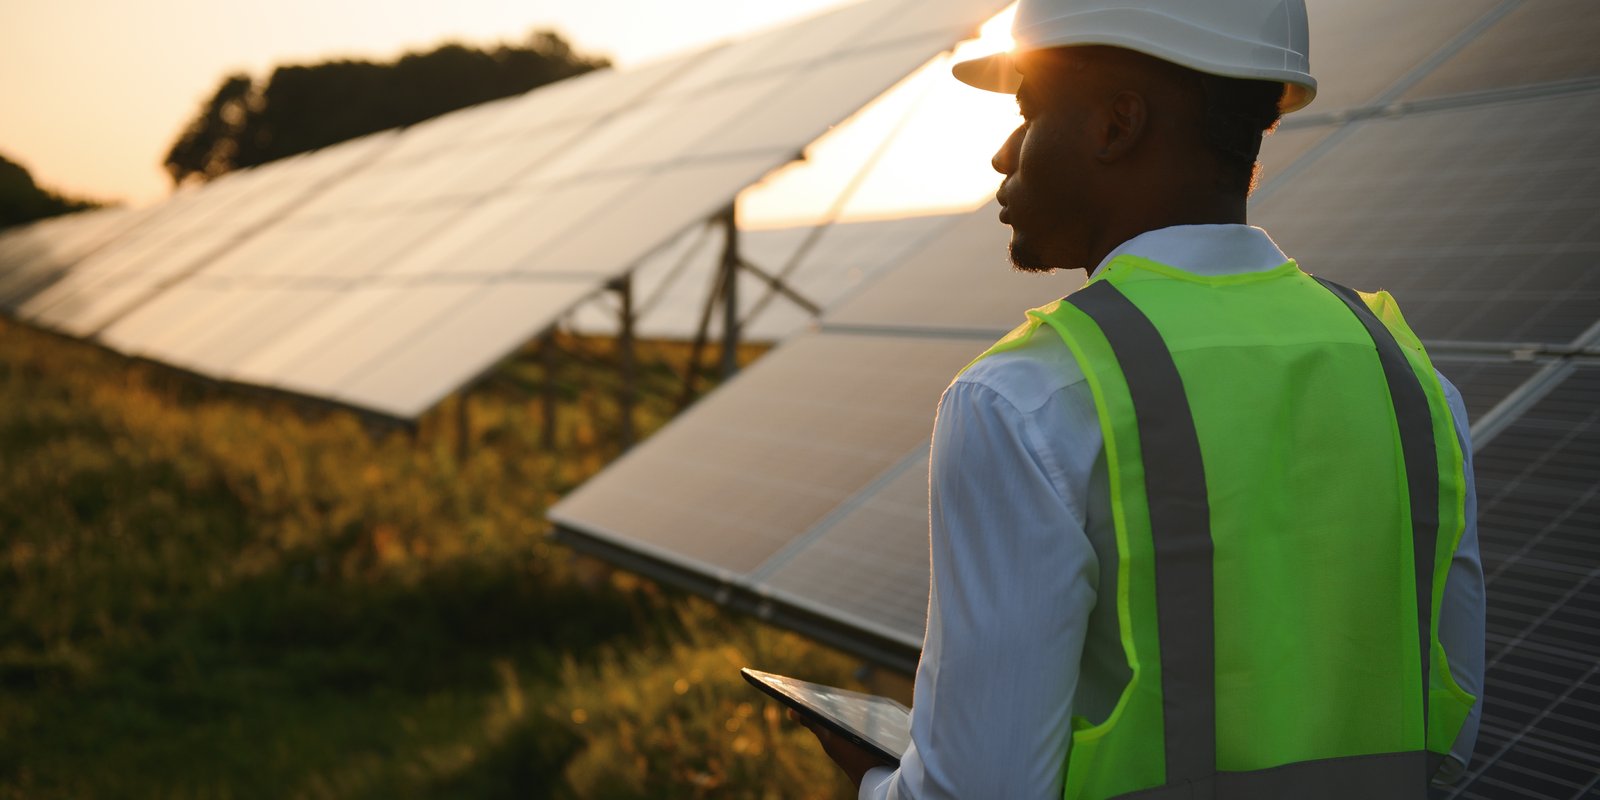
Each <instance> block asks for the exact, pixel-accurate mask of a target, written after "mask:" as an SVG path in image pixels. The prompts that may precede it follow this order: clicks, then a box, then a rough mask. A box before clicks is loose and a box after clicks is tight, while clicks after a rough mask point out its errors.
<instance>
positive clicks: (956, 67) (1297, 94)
mask: <svg viewBox="0 0 1600 800" xmlns="http://www.w3.org/2000/svg"><path fill="white" fill-rule="evenodd" d="M950 73H951V74H952V75H955V77H956V79H957V80H959V81H961V82H962V83H965V84H966V85H968V86H972V87H974V88H978V89H983V90H984V91H989V92H999V93H1001V94H1016V93H1017V89H1019V88H1021V86H1022V73H1021V72H1018V71H1017V63H1016V54H1015V53H1013V52H1004V53H995V54H994V55H988V56H982V57H980V58H973V59H969V60H967V61H960V62H957V63H956V64H953V65H952V66H951V67H950ZM1241 77H1251V78H1255V77H1256V76H1241ZM1259 80H1273V78H1259ZM1280 82H1281V83H1283V85H1284V92H1283V99H1281V100H1279V101H1278V113H1280V114H1288V113H1289V112H1291V111H1299V110H1300V109H1302V108H1305V107H1306V104H1308V103H1310V102H1311V100H1312V98H1314V97H1316V96H1317V90H1316V85H1315V84H1312V85H1310V86H1306V85H1304V84H1300V83H1295V82H1293V81H1280Z"/></svg>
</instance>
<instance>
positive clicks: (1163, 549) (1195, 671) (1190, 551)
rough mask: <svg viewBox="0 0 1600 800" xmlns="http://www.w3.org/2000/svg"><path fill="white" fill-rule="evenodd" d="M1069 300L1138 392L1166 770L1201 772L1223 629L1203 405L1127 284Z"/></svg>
mask: <svg viewBox="0 0 1600 800" xmlns="http://www.w3.org/2000/svg"><path fill="white" fill-rule="evenodd" d="M1066 300H1067V302H1069V303H1071V304H1072V305H1074V306H1076V307H1077V308H1078V310H1080V311H1082V312H1083V313H1085V314H1087V315H1088V316H1089V318H1090V319H1092V320H1094V323H1095V324H1096V325H1097V326H1099V328H1100V331H1101V333H1103V334H1104V335H1105V337H1106V342H1107V343H1109V344H1110V345H1111V352H1112V353H1113V354H1114V355H1115V356H1116V358H1117V364H1118V365H1119V366H1121V368H1122V374H1123V377H1124V378H1125V379H1126V381H1127V384H1128V394H1129V396H1130V397H1131V398H1132V400H1133V411H1134V416H1135V417H1136V422H1137V423H1138V426H1139V450H1140V457H1141V459H1142V461H1143V463H1144V475H1145V496H1146V499H1147V501H1148V503H1149V506H1150V532H1151V538H1152V539H1153V540H1154V544H1155V573H1156V626H1157V628H1158V629H1159V631H1158V632H1159V638H1160V642H1161V702H1162V717H1163V726H1164V728H1165V732H1166V741H1165V742H1164V749H1165V753H1166V774H1167V780H1168V781H1169V782H1173V783H1181V782H1185V781H1192V780H1198V779H1202V778H1205V777H1206V776H1209V775H1211V774H1213V773H1214V772H1215V771H1216V768H1217V743H1216V742H1217V723H1216V718H1217V707H1216V706H1217V699H1216V698H1217V695H1216V652H1215V647H1216V644H1215V639H1216V637H1215V635H1214V631H1213V625H1214V620H1213V617H1212V602H1213V594H1212V572H1211V507H1210V504H1209V503H1208V502H1207V500H1206V473H1205V467H1204V465H1203V464H1202V463H1201V460H1200V438H1199V436H1198V435H1197V434H1196V433H1195V428H1194V415H1193V414H1192V413H1191V412H1190V410H1189V401H1188V398H1187V396H1186V395H1185V394H1184V391H1183V380H1182V378H1181V377H1180V376H1179V375H1178V366H1177V364H1175V363H1174V362H1173V360H1172V353H1171V352H1170V351H1169V350H1168V349H1167V345H1166V342H1164V341H1163V340H1162V339H1161V333H1160V331H1157V330H1156V327H1155V325H1154V324H1152V323H1151V322H1150V319H1149V318H1148V317H1146V316H1145V315H1144V313H1143V312H1141V311H1140V310H1139V308H1138V307H1137V306H1135V305H1134V304H1133V303H1132V302H1131V301H1130V300H1128V298H1127V297H1125V296H1123V294H1122V292H1120V291H1118V290H1117V288H1116V287H1114V286H1112V285H1111V284H1109V283H1107V282H1105V281H1098V282H1096V283H1091V284H1089V285H1088V286H1086V287H1084V288H1083V289H1080V290H1079V291H1077V292H1074V293H1073V294H1070V295H1068V296H1067V298H1066Z"/></svg>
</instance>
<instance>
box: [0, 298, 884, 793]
mask: <svg viewBox="0 0 1600 800" xmlns="http://www.w3.org/2000/svg"><path fill="white" fill-rule="evenodd" d="M556 346H557V347H558V348H559V349H560V351H561V352H560V353H559V354H558V356H557V357H556V358H554V359H551V360H550V362H548V363H552V364H554V365H555V367H554V369H553V370H552V371H551V372H549V374H546V372H545V370H544V369H543V368H542V367H541V364H543V363H546V362H545V361H544V360H543V359H541V358H539V357H538V355H537V354H536V353H532V352H530V353H524V354H521V355H520V356H519V357H517V358H516V359H515V360H514V361H513V362H511V363H510V364H508V365H506V366H505V367H504V368H503V369H501V370H499V371H498V372H496V374H495V376H494V377H493V378H492V379H490V380H489V381H488V382H486V383H485V384H483V385H482V386H481V387H480V388H479V389H477V390H475V391H474V392H473V394H471V395H470V396H468V397H466V398H455V399H452V400H449V401H447V402H446V404H445V406H444V407H443V408H441V410H439V411H438V412H436V413H435V414H433V415H431V416H430V417H428V418H425V419H423V420H422V421H421V424H420V425H419V427H418V430H417V431H416V432H415V433H414V434H408V433H406V432H403V431H389V432H383V431H381V430H375V429H373V428H372V427H371V426H370V425H368V424H365V423H363V422H362V421H361V420H359V419H357V418H356V417H354V416H352V415H350V414H348V413H345V412H328V411H321V412H312V413H307V412H306V411H305V410H304V409H302V408H296V407H295V406H293V405H292V404H291V403H290V402H289V401H287V400H282V399H273V398H262V397H247V396H243V395H241V394H239V393H237V392H231V391H226V390H222V389H218V388H216V387H211V386H207V385H205V384H203V383H201V382H199V381H196V380H193V379H190V378H187V377H185V376H180V375H175V374H172V373H170V372H168V371H166V370H163V369H161V368H158V367H155V366H152V365H147V364H140V363H135V362H130V361H127V360H125V359H122V358H120V357H117V356H115V355H112V354H109V353H106V352H103V351H101V350H99V349H97V348H94V347H92V346H88V345H85V344H82V343H78V342H73V341H68V340H62V339H58V338H56V337H53V336H49V335H46V334H42V333H39V332H37V331H34V330H31V329H28V328H26V327H23V326H20V325H17V324H15V323H12V322H9V321H0V598H4V612H3V616H0V798H33V797H117V798H122V797H130V798H137V797H163V798H168V797H171V798H236V797H237V798H247V797H312V798H324V797H325V798H365V797H552V798H568V797H608V798H609V797H618V798H626V797H685V798H692V797H709V796H718V797H724V796H732V797H760V798H769V797H770V798H808V797H832V796H841V795H843V794H847V793H848V789H849V787H848V786H847V785H846V784H845V782H844V781H843V779H842V777H841V776H840V775H839V774H838V773H837V771H836V770H835V769H834V768H833V767H832V766H831V764H830V763H828V762H827V761H826V759H825V757H824V756H823V755H822V754H821V752H820V750H819V749H818V748H817V747H816V746H815V744H814V742H813V741H811V740H809V739H808V736H809V735H808V734H805V733H804V732H803V731H800V730H798V729H796V728H794V727H793V726H792V725H789V724H788V723H786V722H782V721H780V719H779V716H778V714H777V712H776V710H775V709H774V708H772V707H771V706H770V705H768V704H767V703H766V702H764V701H763V700H762V699H761V697H760V696H759V695H758V694H757V693H755V692H754V691H753V690H751V689H749V688H748V687H747V686H745V684H744V683H743V681H742V680H740V679H739V677H738V676H737V674H736V672H737V668H738V667H739V666H743V665H746V664H759V665H762V666H764V667H767V668H771V669H775V670H779V671H785V672H789V673H792V674H797V675H802V676H809V677H813V678H815V679H817V680H824V681H831V682H836V683H842V684H846V685H853V681H852V679H851V674H852V672H851V671H852V669H853V668H854V666H855V664H854V663H853V662H852V661H851V660H850V659H848V658H846V657H844V656H842V655H840V654H838V653H835V652H832V651H829V650H827V649H825V648H822V647H820V646H818V645H815V644H812V643H810V642H807V641H806V640H804V639H801V638H800V637H797V636H795V635H793V634H789V633H786V632H782V631H778V630H775V629H772V628H769V627H765V626H762V625H760V624H758V623H756V622H755V621H753V620H749V619H745V618H739V617H734V616H731V615H729V614H726V613H724V612H721V611H719V610H718V609H716V608H714V607H712V606H710V605H709V604H707V603H704V602H701V601H698V600H695V599H693V598H689V597H685V596H683V595H680V594H678V593H675V592H671V591H666V590H663V589H662V588H661V587H658V586H656V585H654V584H651V583H649V582H646V581H642V580H639V579H636V578H633V577H631V576H628V575H626V574H620V573H618V574H613V573H611V572H609V571H608V570H605V569H603V568H600V567H598V566H597V565H594V564H592V563H587V562H585V561H583V560H582V559H578V558H575V557H574V556H573V555H572V554H571V553H569V552H568V551H566V550H565V549H563V548H562V547H560V546H558V545H555V544H553V543H551V542H550V541H549V540H547V539H546V538H545V536H544V534H545V529H546V525H545V523H544V521H543V513H544V510H545V508H547V507H548V506H549V505H550V504H551V503H552V502H553V501H554V500H555V499H556V498H557V497H559V496H560V495H561V493H563V492H565V491H567V490H569V489H570V488H572V487H573V486H576V485H578V484H579V483H581V482H582V481H583V480H584V479H585V478H587V477H588V476H590V475H592V474H593V473H595V472H596V471H598V470H599V469H600V468H601V467H602V466H603V465H604V464H605V463H606V462H607V461H609V460H610V459H611V458H614V457H615V456H616V455H617V454H618V453H619V452H620V450H621V445H620V443H619V442H618V441H616V435H615V431H616V429H617V424H616V422H617V419H618V418H619V417H618V413H619V412H618V409H617V408H616V405H615V403H614V402H613V399H612V398H614V397H615V396H616V395H617V391H616V390H617V388H618V386H617V378H616V374H617V373H616V370H615V369H614V363H613V362H614V359H615V354H614V353H613V352H612V351H611V349H610V346H609V344H608V343H606V342H603V341H595V340H584V339H576V338H565V339H562V340H560V341H559V342H558V343H557V345H556ZM685 351H686V348H684V347H681V346H672V345H661V344H649V345H644V346H642V347H641V351H640V355H639V362H640V367H639V372H640V382H639V387H640V393H641V397H640V403H639V410H638V414H637V419H638V421H639V425H640V430H641V432H642V433H648V432H649V431H651V430H654V429H655V428H658V427H659V426H660V425H661V424H662V423H663V422H664V421H665V420H666V419H667V418H669V417H670V416H671V414H672V413H673V412H674V411H675V407H676V401H677V392H678V390H679V385H678V382H677V381H676V379H675V377H674V376H675V375H676V374H681V370H682V367H683V364H684V363H685V360H686V353H685ZM754 355H755V352H754V351H751V352H748V353H746V357H747V358H750V357H754ZM544 386H551V387H553V388H554V390H555V392H556V398H557V401H558V413H557V415H556V417H555V420H556V423H557V424H556V431H555V433H556V438H555V441H554V442H553V443H550V444H548V445H547V444H546V443H545V442H543V441H541V439H542V434H541V430H542V428H543V425H542V420H541V419H540V413H541V404H540V402H539V400H538V395H537V393H536V392H534V391H531V390H535V389H538V388H539V387H544ZM461 402H466V403H468V404H470V405H469V409H470V413H469V414H468V415H467V419H468V420H469V429H468V431H467V432H466V436H467V438H466V447H465V448H463V447H462V440H461V431H459V430H458V422H457V420H458V418H459V417H458V415H457V413H456V410H457V409H456V408H455V406H454V404H456V403H461ZM463 456H464V457H463Z"/></svg>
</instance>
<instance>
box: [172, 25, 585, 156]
mask: <svg viewBox="0 0 1600 800" xmlns="http://www.w3.org/2000/svg"><path fill="white" fill-rule="evenodd" d="M606 65H607V62H606V60H605V59H602V58H592V57H588V56H582V55H579V54H577V53H575V52H573V50H572V47H571V46H570V45H569V44H568V43H567V42H566V40H564V39H562V38H561V36H560V35H558V34H556V33H553V32H549V31H538V32H535V33H533V34H532V35H531V36H529V37H528V40H527V42H526V43H525V44H523V45H521V46H507V45H501V46H499V47H496V48H494V49H492V50H480V49H476V48H471V47H466V46H463V45H459V44H445V45H443V46H440V47H438V48H436V49H434V50H432V51H430V52H427V53H407V54H405V55H403V56H401V57H400V58H399V59H398V60H396V61H394V62H390V63H374V62H371V61H329V62H323V63H320V64H311V65H290V66H280V67H278V68H277V69H275V70H273V72H272V76H271V77H270V78H269V79H268V80H267V81H266V82H265V83H264V84H260V83H258V82H257V81H255V80H253V79H252V78H251V77H250V76H248V75H229V76H228V77H226V78H224V79H223V81H222V84H221V85H220V86H219V87H218V88H217V91H216V93H215V94H213V95H212V97H211V99H210V100H209V101H207V102H206V103H204V104H203V105H202V107H201V109H200V111H199V113H198V114H196V116H195V118H194V119H193V121H191V122H190V123H189V125H188V127H187V128H185V130H184V132H183V133H182V134H181V135H180V136H179V137H178V140H177V142H175V143H174V144H173V145H172V149H171V150H170V151H169V152H168V153H167V158H166V162H165V166H166V169H167V172H168V174H170V175H171V176H172V180H173V183H174V184H181V183H184V182H185V181H193V180H202V181H204V180H210V179H212V178H215V177H217V176H218V175H222V174H224V173H226V172H229V171H232V170H235V169H242V168H244V167H251V166H255V165H258V164H265V163H267V162H269V161H273V160H276V159H279V158H283V157H285V156H290V155H294V154H295V153H303V152H305V151H307V150H315V149H317V148H320V147H327V146H328V145H331V144H335V143H338V142H342V141H345V140H347V139H353V138H355V137H357V136H363V135H366V134H369V133H375V132H377V131H381V130H386V129H388V128H395V127H399V126H404V125H414V124H416V123H418V122H421V121H423V120H425V119H429V118H432V117H436V116H438V115H440V114H444V113H447V112H450V111H454V110H456V109H459V108H464V107H466V106H470V105H475V104H478V103H483V102H487V101H489V100H495V99H499V98H502V97H509V96H511V95H516V94H521V93H523V92H526V91H528V90H530V89H533V88H535V87H538V86H542V85H544V84H547V83H551V82H553V81H557V80H561V79H562V78H566V77H570V76H573V75H577V74H580V73H583V72H588V71H589V70H592V69H596V68H599V67H603V66H606Z"/></svg>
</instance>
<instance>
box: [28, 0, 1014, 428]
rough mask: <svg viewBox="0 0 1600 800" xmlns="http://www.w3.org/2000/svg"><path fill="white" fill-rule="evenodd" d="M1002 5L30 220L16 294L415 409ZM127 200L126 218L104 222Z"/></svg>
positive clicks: (340, 398) (358, 402)
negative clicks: (163, 197) (156, 198)
mask: <svg viewBox="0 0 1600 800" xmlns="http://www.w3.org/2000/svg"><path fill="white" fill-rule="evenodd" d="M1003 5H1004V2H1003V1H1002V0H867V1H866V2H862V3H859V4H856V5H850V6H846V7H843V8H839V9H836V10H834V11H831V12H829V13H825V14H821V15H819V16H816V17H813V18H810V19H807V20H805V21H802V22H799V23H796V24H794V25H790V26H788V27H785V28H780V29H776V30H773V31H769V32H767V33H764V34H760V35H755V36H752V37H749V38H747V39H744V40H741V41H737V42H734V43H731V44H727V45H723V46H720V47H716V48H712V49H710V50H707V51H703V52H699V53H694V54H690V55H686V56H682V57H678V58H674V59H669V60H666V61H662V62H660V63H657V64H654V65H652V66H648V67H645V68H641V69H636V70H629V71H609V70H607V71H599V72H594V73H589V74H586V75H583V76H580V77H578V78H575V79H572V80H568V81H563V82H561V83H558V84H555V85H552V86H549V87H545V88H541V89H538V90H535V91H532V92H529V93H527V94H525V95H522V96H519V97H515V98H509V99H506V100H501V101H497V102H494V103H488V104H484V105H482V106H477V107H474V108H471V109H467V110H463V111H461V112H457V113H454V114H450V115H446V116H444V117H440V118H438V119H436V120H432V121H429V122H426V123H423V124H419V125H416V126H413V127H411V128H407V129H404V130H401V131H391V132H385V133H380V134H375V135H372V136H367V137H363V138H361V139H358V140H354V141H351V142H347V143H344V144H341V145H338V146H335V147H330V148H327V149H326V150H323V151H319V152H316V153H312V154H309V155H305V156H301V157H297V158H293V159H288V160H286V161H284V162H279V163H275V164H271V165H266V166H263V167H258V168H255V169H251V170H246V171H243V172H240V173H237V174H234V175H229V176H227V177H225V178H222V179H219V180H217V181H214V182H212V183H211V184H208V185H206V186H204V187H200V188H196V189H193V190H189V191H184V192H181V193H179V194H178V195H177V196H175V197H174V198H172V199H171V200H170V201H168V202H165V203H163V204H161V205H160V206H158V207H156V208H154V209H150V210H149V211H144V212H105V213H102V214H93V215H88V216H89V217H90V218H92V219H94V220H96V221H95V222H94V223H93V224H90V223H89V222H87V221H85V222H84V223H82V224H81V225H79V226H77V227H81V228H84V229H85V230H83V231H78V230H76V229H74V230H71V231H70V232H68V231H63V233H62V235H61V236H60V237H57V236H56V235H55V233H54V232H55V231H56V230H57V229H58V228H59V229H65V228H68V227H73V226H69V225H66V224H65V223H63V224H60V225H55V224H52V225H48V226H36V227H37V230H36V229H34V228H29V229H26V230H24V231H20V232H17V233H15V234H11V235H7V236H5V237H3V238H0V276H3V278H0V290H3V291H4V292H5V294H4V303H5V305H4V308H5V310H6V312H7V313H10V314H12V315H14V316H16V317H18V318H21V319H23V320H26V321H28V322H31V323H34V324H38V325H41V326H44V327H48V328H51V329H54V330H58V331H61V332H64V333H68V334H72V335H77V336H88V337H94V338H95V339H96V340H98V341H100V342H101V343H103V344H106V345H108V346H110V347H112V348H114V349H116V350H119V351H121V352H124V353H128V354H131V355H136V356H143V357H147V358H150V359H153V360H156V361H160V362H163V363H166V364H170V365H174V366H177V367H181V368H184V369H188V370H191V371H194V372H197V373H200V374H203V375H206V376H209V377H212V378H217V379H221V380H225V381H232V382H238V383H244V384H252V385H259V386H266V387H271V388H274V389H280V390H284V391H288V392H293V393H298V394H303V395H309V396H314V397H318V398H324V399H328V400H332V401H335V402H338V403H342V404H345V405H349V406H353V407H357V408H362V409H367V410H370V411H373V412H376V413H378V414H382V415H387V416H392V417H397V418H402V419H409V418H414V417H416V416H418V415H420V414H421V413H422V412H424V411H426V410H427V409H429V408H431V407H432V406H433V405H435V404H436V403H437V402H438V401H439V400H441V399H443V397H445V396H446V395H448V394H449V393H451V392H453V391H455V390H457V389H458V388H460V387H461V386H462V385H464V384H466V383H468V382H470V381H472V380H473V379H474V378H476V377H477V376H478V375H480V374H482V373H483V372H484V371H485V370H487V369H489V368H491V367H492V366H493V365H494V364H495V363H497V362H498V361H499V360H500V359H502V358H503V357H504V356H506V355H507V354H508V353H510V352H512V351H514V350H515V349H516V348H517V347H519V346H520V345H522V344H523V343H525V342H527V341H528V340H529V339H531V338H533V337H534V336H535V335H537V334H538V333H539V332H540V331H542V330H544V329H546V328H548V327H549V326H550V325H551V324H552V323H553V322H554V321H555V320H556V319H557V318H558V317H559V316H560V315H561V314H563V313H564V312H566V311H568V310H569V309H571V308H572V307H573V306H574V305H576V304H577V303H578V302H580V301H581V300H583V299H584V298H587V297H590V296H593V295H595V294H597V293H599V292H601V291H603V287H604V286H605V285H606V283H607V282H608V281H609V280H610V279H612V278H615V277H617V276H619V275H622V274H625V273H626V272H628V271H629V270H630V269H632V268H634V267H636V266H637V265H638V264H639V263H640V262H641V261H642V260H643V259H645V258H646V257H647V256H648V255H649V254H650V253H651V252H652V251H654V250H656V249H657V248H660V247H661V246H662V245H664V244H666V243H668V242H669V241H671V240H672V239H673V238H674V237H675V236H677V235H678V234H680V233H681V232H682V231H684V230H686V229H688V228H690V227H691V226H693V225H694V224H695V223H696V222H698V221H700V220H703V219H706V218H708V217H710V216H712V215H714V214H715V213H717V212H718V211H719V210H720V209H723V208H726V207H728V206H729V205H730V204H731V203H732V202H733V200H734V197H735V196H736V195H737V194H738V192H739V191H740V190H742V189H743V188H745V187H747V186H749V185H751V184H753V183H755V182H756V181H757V180H759V179H760V178H761V177H762V176H763V175H765V174H767V173H768V172H770V171H771V170H773V169H775V168H777V167H779V166H781V165H782V164H784V163H786V162H788V161H790V160H792V159H794V158H796V157H797V156H798V155H799V154H800V153H801V151H802V150H803V148H804V147H805V146H806V145H807V144H808V143H809V142H811V141H812V140H814V139H816V138H817V137H818V136H820V135H821V134H822V133H824V132H825V131H826V130H827V129H828V128H829V126H831V125H834V124H836V123H838V122H840V121H841V120H843V119H845V118H846V117H848V116H849V115H850V114H852V113H853V112H855V111H856V110H857V109H859V108H861V107H862V106H863V105H865V104H866V103H867V102H868V101H870V100H871V99H872V98H874V97H876V96H877V95H879V94H880V93H882V92H883V91H884V90H885V89H887V88H889V87H890V86H891V85H893V84H894V83H895V82H897V81H898V80H900V79H901V78H903V77H904V76H906V75H907V74H909V73H911V72H912V71H914V70H915V69H916V68H917V67H918V66H920V65H922V64H923V63H925V62H926V61H928V60H929V59H930V58H932V57H934V56H935V55H937V54H938V53H940V52H941V51H943V50H945V49H947V48H949V47H950V46H951V45H952V44H954V43H955V42H957V41H958V40H960V39H962V38H964V37H966V36H969V35H970V34H971V33H973V32H974V31H976V30H977V27H978V25H979V24H981V23H982V22H983V21H984V20H986V19H988V18H989V17H990V16H992V15H993V14H994V13H995V12H996V11H998V10H999V9H1000V7H1001V6H1003ZM113 218H115V219H118V220H120V219H123V218H127V219H128V222H127V226H126V228H125V229H124V230H121V231H118V232H116V233H114V234H110V235H108V236H107V238H106V240H105V241H104V242H95V243H93V244H90V243H89V240H91V239H94V238H95V236H96V235H98V234H101V233H104V231H103V230H101V229H103V228H107V227H110V226H112V225H113V223H112V222H111V220H112V219H113ZM101 219H105V220H107V221H106V222H105V223H103V224H102V223H101V222H99V220H101ZM89 228H94V229H95V230H94V231H90V230H87V229H89ZM58 238H60V239H62V240H67V239H70V240H71V241H70V243H68V242H65V241H62V242H57V241H56V239H58ZM80 240H81V241H80Z"/></svg>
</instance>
